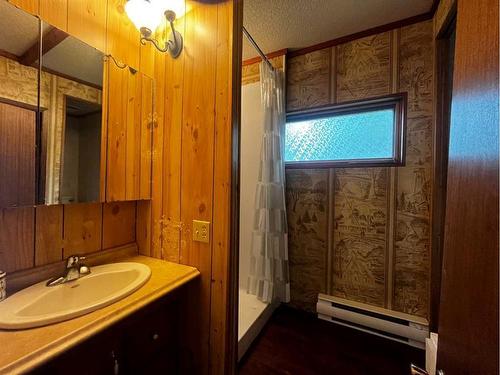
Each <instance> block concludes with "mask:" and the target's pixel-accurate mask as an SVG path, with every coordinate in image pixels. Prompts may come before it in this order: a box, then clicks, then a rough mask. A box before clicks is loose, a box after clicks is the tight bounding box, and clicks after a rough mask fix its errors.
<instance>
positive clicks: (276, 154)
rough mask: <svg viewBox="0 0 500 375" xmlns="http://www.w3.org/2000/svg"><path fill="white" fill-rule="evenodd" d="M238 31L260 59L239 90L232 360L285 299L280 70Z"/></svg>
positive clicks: (252, 41)
mask: <svg viewBox="0 0 500 375" xmlns="http://www.w3.org/2000/svg"><path fill="white" fill-rule="evenodd" d="M243 32H244V35H245V36H246V37H247V39H248V41H249V42H250V43H251V44H252V46H253V47H254V48H255V49H256V50H257V52H258V53H259V55H260V56H261V58H262V60H263V62H262V63H261V64H260V66H259V70H258V74H259V76H258V79H257V80H256V81H257V82H252V83H248V82H246V84H242V89H241V150H240V243H239V252H240V253H239V259H240V263H239V306H238V322H239V323H238V360H239V359H241V357H242V356H243V355H244V353H245V352H246V351H247V349H248V348H249V346H250V345H251V343H252V342H253V340H254V339H255V338H256V337H257V335H258V334H259V332H260V331H261V330H262V328H263V327H264V325H265V323H266V322H267V320H268V319H269V318H270V317H271V315H272V313H273V311H274V310H275V309H276V307H277V306H278V305H279V303H280V302H287V301H288V300H289V285H288V253H287V224H286V212H285V194H284V164H283V160H282V151H283V143H282V142H283V138H282V135H283V129H284V123H285V120H284V84H283V82H284V79H283V73H282V72H281V71H277V70H275V69H274V68H273V66H272V64H271V63H270V62H269V60H268V59H267V58H266V57H265V55H264V54H263V53H262V51H261V50H260V48H259V47H258V45H257V44H256V43H255V41H254V40H253V38H252V37H251V36H250V34H249V33H248V32H247V30H246V29H245V28H243ZM254 81H255V80H254Z"/></svg>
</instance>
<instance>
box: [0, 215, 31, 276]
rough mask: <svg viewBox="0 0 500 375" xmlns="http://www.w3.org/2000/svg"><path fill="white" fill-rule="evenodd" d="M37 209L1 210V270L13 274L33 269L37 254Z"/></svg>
mask: <svg viewBox="0 0 500 375" xmlns="http://www.w3.org/2000/svg"><path fill="white" fill-rule="evenodd" d="M34 241H35V209H34V208H33V207H22V208H8V209H2V210H0V269H1V270H2V271H5V272H13V271H17V270H23V269H27V268H32V267H33V266H34V258H35V254H34V253H33V249H34V248H35V243H34Z"/></svg>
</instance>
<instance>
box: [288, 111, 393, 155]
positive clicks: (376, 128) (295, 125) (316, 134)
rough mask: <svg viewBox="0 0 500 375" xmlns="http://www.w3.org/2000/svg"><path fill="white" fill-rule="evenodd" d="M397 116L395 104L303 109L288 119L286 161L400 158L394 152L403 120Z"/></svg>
mask: <svg viewBox="0 0 500 375" xmlns="http://www.w3.org/2000/svg"><path fill="white" fill-rule="evenodd" d="M398 116H399V114H398V107H397V106H394V107H388V106H387V105H385V106H384V107H383V108H374V109H368V110H367V109H360V110H358V111H344V113H327V114H324V113H321V114H319V115H317V114H315V113H314V112H313V113H312V114H311V113H309V114H308V113H306V114H304V115H300V116H296V117H295V118H292V120H290V119H288V120H287V124H286V135H285V161H286V162H287V164H307V163H310V164H311V163H315V164H318V163H321V162H327V163H330V164H335V163H338V162H340V163H348V164H352V163H356V162H357V161H361V162H362V163H364V164H369V163H372V164H373V163H375V164H376V163H380V164H384V163H386V164H391V163H392V164H395V163H397V159H401V158H400V157H399V155H397V154H398V150H399V149H400V142H401V134H403V131H402V129H401V128H400V127H399V124H400V123H401V124H402V123H403V121H401V122H400V121H398V120H397V119H398ZM362 163H360V164H362Z"/></svg>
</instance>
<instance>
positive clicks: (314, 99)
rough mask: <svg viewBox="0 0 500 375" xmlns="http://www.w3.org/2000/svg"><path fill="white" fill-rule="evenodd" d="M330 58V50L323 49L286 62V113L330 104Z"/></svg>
mask: <svg viewBox="0 0 500 375" xmlns="http://www.w3.org/2000/svg"><path fill="white" fill-rule="evenodd" d="M330 57H331V51H330V49H325V50H319V51H315V52H312V53H310V54H307V55H301V56H297V57H294V58H291V59H289V60H288V62H287V110H288V111H291V110H296V109H303V108H309V107H316V106H319V105H323V104H328V103H329V102H330Z"/></svg>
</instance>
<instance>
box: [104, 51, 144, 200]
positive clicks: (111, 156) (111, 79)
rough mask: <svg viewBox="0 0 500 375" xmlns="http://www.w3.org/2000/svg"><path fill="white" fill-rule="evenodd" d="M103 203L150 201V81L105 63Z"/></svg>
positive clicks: (137, 74)
mask: <svg viewBox="0 0 500 375" xmlns="http://www.w3.org/2000/svg"><path fill="white" fill-rule="evenodd" d="M107 85H108V86H107V90H106V91H107V95H108V98H107V115H108V118H107V142H105V144H106V147H107V150H106V153H107V158H106V160H107V164H106V201H107V202H113V201H124V200H139V199H150V198H151V162H152V153H151V144H152V127H153V126H152V125H153V124H152V121H153V119H152V112H153V80H152V79H151V78H149V77H148V76H146V75H144V74H142V73H140V72H138V71H135V70H133V69H129V68H128V67H126V68H123V69H122V68H120V67H118V66H117V65H116V64H115V63H114V61H112V60H110V61H108V80H107Z"/></svg>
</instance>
